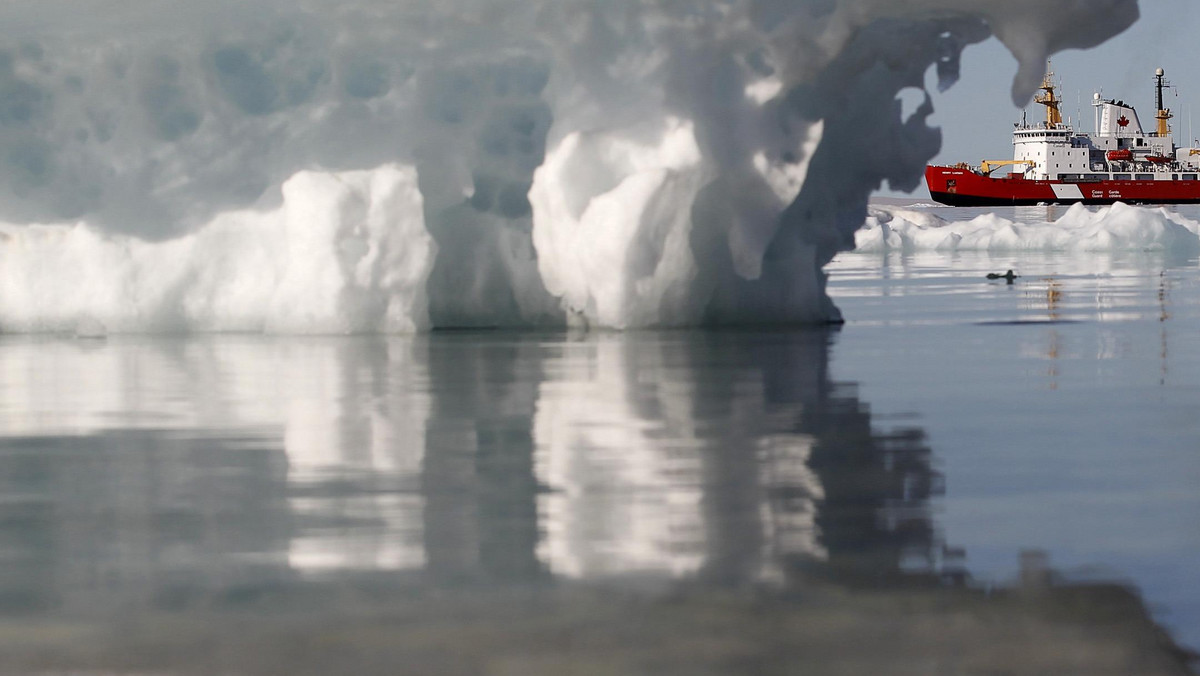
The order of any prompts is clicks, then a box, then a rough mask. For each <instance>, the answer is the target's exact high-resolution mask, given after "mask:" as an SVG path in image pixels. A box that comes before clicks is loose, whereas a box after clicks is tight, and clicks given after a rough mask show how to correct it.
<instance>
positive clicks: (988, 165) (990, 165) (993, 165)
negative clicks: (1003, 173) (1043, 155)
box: [979, 160, 1037, 174]
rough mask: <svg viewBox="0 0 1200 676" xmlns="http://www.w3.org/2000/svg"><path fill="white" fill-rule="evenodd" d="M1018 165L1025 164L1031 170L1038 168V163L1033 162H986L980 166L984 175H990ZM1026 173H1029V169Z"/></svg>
mask: <svg viewBox="0 0 1200 676" xmlns="http://www.w3.org/2000/svg"><path fill="white" fill-rule="evenodd" d="M1017 164H1023V165H1025V166H1026V167H1029V168H1031V169H1032V168H1033V167H1035V166H1037V162H1034V161H1033V160H984V161H983V162H981V163H980V164H979V168H980V170H982V171H983V173H985V174H990V173H992V172H993V171H995V170H996V169H998V168H1000V167H1009V166H1013V165H1017ZM1026 171H1029V169H1026Z"/></svg>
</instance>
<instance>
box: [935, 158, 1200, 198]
mask: <svg viewBox="0 0 1200 676" xmlns="http://www.w3.org/2000/svg"><path fill="white" fill-rule="evenodd" d="M1192 175H1193V176H1194V175H1195V174H1192ZM925 183H926V184H927V185H928V186H929V195H930V196H931V197H932V198H933V199H934V200H936V201H938V202H940V203H942V204H948V205H950V206H956V207H991V206H1029V205H1036V204H1075V203H1080V202H1081V203H1083V204H1112V203H1114V202H1126V203H1130V204H1200V180H1160V181H1155V180H1098V181H1096V180H1093V181H1061V180H1054V181H1039V180H1030V179H1027V178H1024V177H1023V176H1021V175H1020V174H1009V175H1007V176H1005V177H1002V178H993V177H991V176H985V175H983V174H981V173H979V172H977V171H974V170H972V169H964V168H961V167H938V166H930V167H926V168H925Z"/></svg>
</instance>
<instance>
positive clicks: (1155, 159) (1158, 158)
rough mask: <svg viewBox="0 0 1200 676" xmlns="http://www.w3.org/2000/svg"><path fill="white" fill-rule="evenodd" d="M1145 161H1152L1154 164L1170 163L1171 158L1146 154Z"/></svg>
mask: <svg viewBox="0 0 1200 676" xmlns="http://www.w3.org/2000/svg"><path fill="white" fill-rule="evenodd" d="M1146 161H1147V162H1153V163H1154V164H1170V163H1171V158H1169V157H1163V156H1162V155H1147V156H1146Z"/></svg>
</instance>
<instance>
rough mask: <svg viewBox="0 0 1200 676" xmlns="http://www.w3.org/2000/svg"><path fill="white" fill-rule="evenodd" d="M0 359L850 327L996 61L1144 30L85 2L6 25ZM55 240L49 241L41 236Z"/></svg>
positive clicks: (890, 10) (616, 1)
mask: <svg viewBox="0 0 1200 676" xmlns="http://www.w3.org/2000/svg"><path fill="white" fill-rule="evenodd" d="M0 18H2V19H3V21H0V26H4V28H2V29H0V48H2V49H0V220H2V221H4V222H5V223H6V224H5V225H3V227H2V228H0V330H3V331H60V330H67V331H70V330H75V331H78V332H82V333H87V334H98V333H103V332H104V331H106V330H113V331H158V330H171V331H174V330H255V331H274V332H321V333H324V332H347V331H349V332H372V331H419V330H424V329H428V328H431V327H439V326H478V325H487V326H495V325H507V326H531V325H563V324H566V323H569V322H573V323H581V324H586V325H593V326H606V327H617V328H625V327H639V326H679V325H696V324H703V323H728V322H743V321H749V322H755V323H762V322H764V321H771V322H804V321H825V320H829V319H834V318H836V317H837V316H838V313H837V310H836V308H835V307H834V306H833V304H832V303H831V301H830V300H829V298H828V296H827V295H826V293H825V276H824V273H823V271H822V268H823V266H824V265H825V264H826V263H827V262H829V261H830V260H831V258H832V257H833V256H834V255H835V254H836V253H837V252H838V251H841V250H847V249H850V248H852V247H853V246H854V233H855V231H856V230H857V229H858V228H859V227H860V226H861V225H862V223H863V221H864V219H865V218H866V217H867V211H866V203H867V197H868V196H869V195H870V193H871V192H872V191H873V190H874V189H875V188H877V187H879V186H880V185H881V183H882V182H884V181H887V182H888V183H889V184H890V185H891V186H892V187H893V188H898V189H910V188H915V187H916V186H917V185H918V184H919V181H920V177H921V171H922V169H923V167H924V165H925V163H926V162H927V161H928V160H929V159H930V158H931V157H932V156H933V155H934V154H935V153H936V152H937V150H938V147H939V145H940V142H941V138H940V133H939V132H938V131H937V130H934V129H930V128H929V127H927V126H926V124H925V120H926V118H927V117H928V115H929V114H930V113H931V112H932V106H931V105H930V103H929V100H928V98H926V100H925V102H924V104H923V105H920V106H919V107H918V108H917V110H916V112H915V113H913V114H912V115H911V116H907V117H905V118H902V116H901V103H900V101H899V100H897V98H896V96H897V93H898V92H900V91H901V90H903V89H905V88H907V87H917V88H921V87H922V86H923V83H924V80H925V77H924V76H925V71H926V70H927V69H928V68H930V67H931V66H932V67H935V68H936V70H937V73H938V76H939V81H940V85H941V86H942V87H947V86H949V85H950V84H952V83H953V82H954V80H955V79H956V78H957V75H958V57H959V54H960V53H961V51H962V50H963V49H964V47H966V46H967V45H969V44H971V43H975V42H978V41H981V40H983V39H986V38H987V37H988V36H989V35H994V36H996V37H997V38H998V39H1000V40H1001V41H1002V42H1004V44H1005V45H1007V46H1008V48H1009V49H1010V50H1011V51H1012V52H1013V54H1014V56H1015V57H1016V59H1017V61H1018V66H1017V75H1016V78H1015V79H1014V83H1013V96H1014V100H1015V101H1018V102H1023V101H1024V100H1026V99H1027V98H1028V96H1029V94H1030V93H1031V92H1032V91H1033V89H1034V88H1035V87H1036V86H1037V84H1038V82H1039V80H1040V77H1041V72H1042V66H1043V63H1044V59H1045V57H1046V56H1047V55H1048V54H1050V53H1051V52H1053V51H1055V50H1059V49H1063V48H1083V47H1087V46H1091V45H1094V44H1097V43H1099V42H1100V41H1102V40H1104V39H1106V38H1108V37H1110V36H1111V35H1113V34H1115V33H1117V32H1119V31H1120V30H1122V29H1124V28H1125V27H1126V26H1128V25H1129V24H1130V23H1132V22H1133V21H1134V20H1135V19H1136V18H1137V4H1136V0H1091V1H1084V0H1073V1H1071V2H1060V3H1054V4H1053V5H1050V4H1048V3H1044V2H1041V0H1012V1H1010V2H1005V3H997V2H993V1H992V0H907V1H905V2H896V1H895V0H791V1H784V0H705V1H702V2H691V3H663V2H653V1H649V0H613V1H611V2H607V1H606V2H593V1H590V0H566V1H563V0H555V1H544V2H536V1H535V2H515V1H506V0H454V1H450V2H439V3H430V2H425V1H423V0H404V1H401V2H376V1H372V0H352V1H350V2H340V3H328V2H324V1H323V0H308V1H306V2H301V3H296V4H285V3H275V2H271V1H270V0H252V1H250V2H242V3H227V2H217V3H206V4H204V5H203V6H199V5H194V3H193V4H187V3H179V2H165V3H152V2H148V1H147V2H130V3H123V4H121V5H120V6H113V7H107V8H105V9H103V11H102V10H100V9H86V8H83V9H81V8H80V7H78V6H77V3H68V2H66V1H65V0H50V1H49V2H43V3H37V4H36V5H35V4H29V3H11V4H9V5H6V6H5V8H3V9H0ZM34 224H36V225H34Z"/></svg>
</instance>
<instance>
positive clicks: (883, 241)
mask: <svg viewBox="0 0 1200 676" xmlns="http://www.w3.org/2000/svg"><path fill="white" fill-rule="evenodd" d="M894 250H898V251H1034V250H1036V251H1167V252H1172V253H1182V254H1189V255H1190V254H1195V253H1200V223H1197V222H1196V221H1192V220H1190V219H1188V218H1185V217H1183V216H1181V215H1179V214H1177V213H1173V212H1171V211H1168V210H1166V209H1163V208H1147V207H1137V206H1130V205H1128V204H1123V203H1117V204H1114V205H1112V206H1108V207H1101V208H1089V207H1086V206H1084V205H1081V204H1076V205H1074V206H1072V207H1071V208H1069V209H1068V210H1067V211H1066V213H1064V214H1063V215H1062V216H1061V217H1059V218H1058V219H1056V220H1054V221H1043V222H1034V223H1021V222H1017V221H1013V220H1009V219H1006V218H1003V217H1001V216H998V215H996V214H985V215H982V216H977V217H975V218H972V219H970V220H967V221H949V220H946V219H944V218H942V217H940V216H938V215H936V214H933V213H930V212H927V211H920V210H914V209H902V208H892V207H886V206H874V207H872V208H871V211H870V215H869V216H868V217H867V220H866V223H865V224H864V225H863V227H862V229H861V230H859V231H858V232H857V233H856V234H855V251H858V252H880V251H894Z"/></svg>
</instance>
